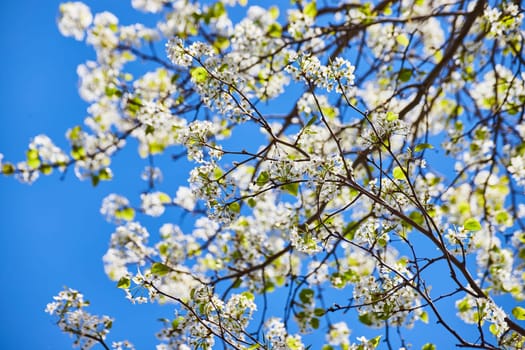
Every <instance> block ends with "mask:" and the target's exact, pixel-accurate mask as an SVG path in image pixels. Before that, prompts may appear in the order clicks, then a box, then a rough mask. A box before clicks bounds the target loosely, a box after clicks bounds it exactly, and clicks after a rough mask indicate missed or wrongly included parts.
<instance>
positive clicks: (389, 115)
mask: <svg viewBox="0 0 525 350" xmlns="http://www.w3.org/2000/svg"><path fill="white" fill-rule="evenodd" d="M398 118H399V116H398V115H397V114H396V113H394V112H391V111H388V112H387V113H386V120H387V121H389V122H393V121H394V120H397V119H398Z"/></svg>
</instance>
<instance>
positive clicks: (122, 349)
mask: <svg viewBox="0 0 525 350" xmlns="http://www.w3.org/2000/svg"><path fill="white" fill-rule="evenodd" d="M111 348H112V349H113V350H126V349H128V350H135V346H134V345H133V344H131V343H130V342H129V341H127V340H124V341H114V342H113V343H111Z"/></svg>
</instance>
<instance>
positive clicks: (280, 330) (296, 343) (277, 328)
mask: <svg viewBox="0 0 525 350" xmlns="http://www.w3.org/2000/svg"><path fill="white" fill-rule="evenodd" d="M264 327H265V329H266V339H267V340H268V342H269V343H270V345H271V346H272V349H275V350H289V349H293V350H303V349H304V345H303V343H302V341H301V336H299V335H290V334H288V332H287V331H286V327H285V326H284V323H283V322H282V321H281V320H280V319H279V318H275V317H272V318H270V319H268V320H267V321H266V323H265V324H264Z"/></svg>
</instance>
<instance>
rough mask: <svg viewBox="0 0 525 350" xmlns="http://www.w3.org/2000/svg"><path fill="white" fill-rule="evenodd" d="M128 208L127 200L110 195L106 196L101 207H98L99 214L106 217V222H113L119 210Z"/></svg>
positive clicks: (116, 195)
mask: <svg viewBox="0 0 525 350" xmlns="http://www.w3.org/2000/svg"><path fill="white" fill-rule="evenodd" d="M126 208H129V200H128V199H127V198H126V197H123V196H120V195H118V194H115V193H112V194H110V195H108V196H107V197H106V198H104V200H103V201H102V206H101V207H100V214H102V215H104V216H105V217H106V220H108V221H113V220H115V219H117V221H119V220H118V217H117V216H118V214H117V213H118V212H119V210H123V209H126Z"/></svg>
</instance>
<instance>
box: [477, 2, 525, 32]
mask: <svg viewBox="0 0 525 350" xmlns="http://www.w3.org/2000/svg"><path fill="white" fill-rule="evenodd" d="M483 17H484V19H485V20H486V21H487V22H488V26H489V28H488V31H489V35H490V36H491V37H494V38H501V37H505V32H512V31H517V30H518V31H519V29H520V27H521V22H522V21H523V12H522V11H520V8H519V7H518V5H517V4H514V3H507V2H503V3H501V9H498V8H496V7H487V8H486V9H485V11H484V12H483Z"/></svg>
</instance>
